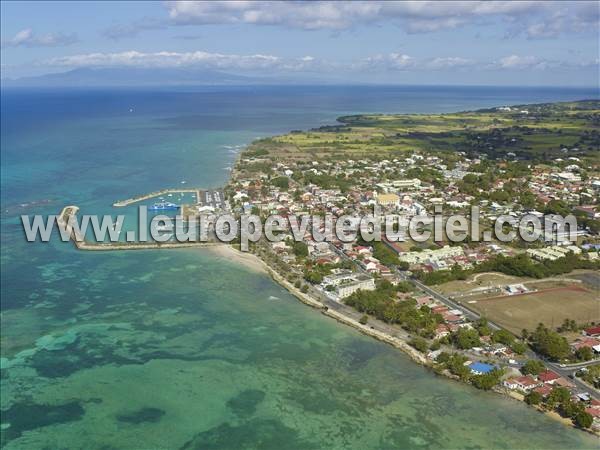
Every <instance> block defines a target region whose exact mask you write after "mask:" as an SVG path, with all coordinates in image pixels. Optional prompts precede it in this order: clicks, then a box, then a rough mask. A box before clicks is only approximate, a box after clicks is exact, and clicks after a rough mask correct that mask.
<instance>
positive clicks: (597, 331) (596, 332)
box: [584, 325, 600, 337]
mask: <svg viewBox="0 0 600 450" xmlns="http://www.w3.org/2000/svg"><path fill="white" fill-rule="evenodd" d="M584 334H585V335H586V336H590V337H596V336H600V325H599V326H596V327H591V328H586V329H585V330H584Z"/></svg>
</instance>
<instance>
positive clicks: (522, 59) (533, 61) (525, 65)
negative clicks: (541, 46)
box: [495, 55, 556, 70]
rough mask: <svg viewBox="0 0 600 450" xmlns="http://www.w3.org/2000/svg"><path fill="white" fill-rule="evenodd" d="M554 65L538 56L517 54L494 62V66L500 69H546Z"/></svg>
mask: <svg viewBox="0 0 600 450" xmlns="http://www.w3.org/2000/svg"><path fill="white" fill-rule="evenodd" d="M555 65H556V64H555V63H553V62H551V61H548V60H545V59H542V58H538V57H537V56H518V55H510V56H505V57H504V58H500V60H499V61H498V62H497V63H496V64H495V66H496V67H498V68H500V69H509V70H522V69H546V68H548V67H550V66H555Z"/></svg>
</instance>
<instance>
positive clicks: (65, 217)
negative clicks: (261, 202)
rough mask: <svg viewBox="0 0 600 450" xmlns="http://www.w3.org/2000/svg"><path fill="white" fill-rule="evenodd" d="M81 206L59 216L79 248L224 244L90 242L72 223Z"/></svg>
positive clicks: (99, 249)
mask: <svg viewBox="0 0 600 450" xmlns="http://www.w3.org/2000/svg"><path fill="white" fill-rule="evenodd" d="M78 212H79V207H78V206H75V205H70V206H65V207H64V208H63V209H62V211H61V213H60V214H59V216H58V219H57V221H58V226H59V227H61V228H63V229H65V230H66V232H67V233H68V234H69V238H70V240H71V242H73V244H74V245H75V247H76V248H77V249H79V250H90V251H114V250H150V249H161V248H192V247H193V248H197V247H211V246H215V245H224V244H222V243H220V242H88V241H86V240H85V236H83V235H82V234H81V232H80V231H79V230H78V229H75V228H73V227H72V226H71V225H70V224H71V223H74V221H75V220H76V216H77V213H78Z"/></svg>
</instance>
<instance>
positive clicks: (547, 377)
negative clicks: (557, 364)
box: [537, 370, 560, 384]
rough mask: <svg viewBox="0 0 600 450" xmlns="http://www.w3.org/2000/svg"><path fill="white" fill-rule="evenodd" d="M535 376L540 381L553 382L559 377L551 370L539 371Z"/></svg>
mask: <svg viewBox="0 0 600 450" xmlns="http://www.w3.org/2000/svg"><path fill="white" fill-rule="evenodd" d="M537 378H538V380H540V381H541V382H542V383H547V384H554V382H555V381H556V380H558V379H559V378H560V375H559V374H557V373H556V372H552V371H551V370H546V371H545V372H542V373H540V374H539V375H538V377H537Z"/></svg>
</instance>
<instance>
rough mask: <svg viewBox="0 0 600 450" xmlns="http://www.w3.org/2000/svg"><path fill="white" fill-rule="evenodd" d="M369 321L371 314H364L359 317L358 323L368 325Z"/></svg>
mask: <svg viewBox="0 0 600 450" xmlns="http://www.w3.org/2000/svg"><path fill="white" fill-rule="evenodd" d="M368 321H369V316H368V315H366V314H363V315H362V316H361V317H360V319H358V323H360V324H361V325H366V324H367V322H368Z"/></svg>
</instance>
